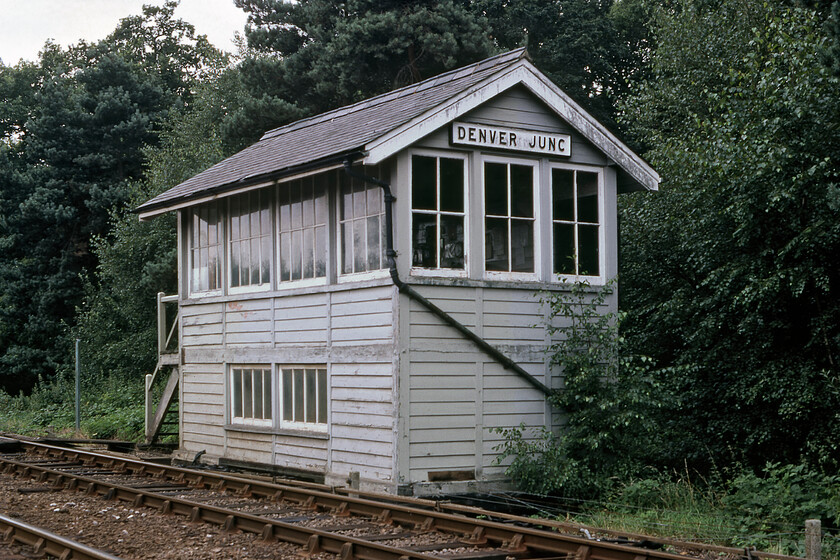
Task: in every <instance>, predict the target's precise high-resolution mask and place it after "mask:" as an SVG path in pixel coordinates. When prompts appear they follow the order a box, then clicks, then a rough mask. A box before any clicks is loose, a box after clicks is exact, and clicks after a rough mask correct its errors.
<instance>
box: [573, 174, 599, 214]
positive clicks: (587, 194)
mask: <svg viewBox="0 0 840 560" xmlns="http://www.w3.org/2000/svg"><path fill="white" fill-rule="evenodd" d="M577 201H578V203H577V204H578V205H577V208H578V215H577V218H578V221H579V222H587V223H590V224H597V223H598V174H597V173H585V172H583V171H578V172H577Z"/></svg>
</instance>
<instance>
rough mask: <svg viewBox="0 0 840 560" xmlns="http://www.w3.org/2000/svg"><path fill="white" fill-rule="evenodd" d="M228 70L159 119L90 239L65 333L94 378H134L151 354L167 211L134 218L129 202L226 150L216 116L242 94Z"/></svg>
mask: <svg viewBox="0 0 840 560" xmlns="http://www.w3.org/2000/svg"><path fill="white" fill-rule="evenodd" d="M239 85H240V82H239V80H238V76H237V75H236V71H235V70H225V71H221V72H220V73H219V75H218V76H215V77H214V78H212V79H210V80H207V81H205V82H204V83H202V84H200V85H198V86H197V87H195V91H194V94H193V101H192V103H191V104H190V106H189V107H188V108H184V109H182V110H180V111H177V112H173V113H171V114H170V115H169V116H168V117H167V119H166V120H165V121H164V122H163V123H162V124H161V128H162V131H161V133H160V138H159V142H158V143H157V144H156V145H154V146H147V147H145V148H144V149H143V154H142V155H143V160H144V161H145V162H146V169H145V173H144V177H143V179H142V180H140V181H136V182H134V183H132V184H131V186H130V196H129V198H128V201H127V203H126V204H125V205H123V206H119V207H116V208H114V209H113V210H112V212H111V226H110V228H109V233H108V235H107V236H105V235H101V236H98V237H96V238H95V239H94V242H93V249H92V251H93V253H94V255H95V256H96V257H97V262H98V264H97V266H96V269H95V270H92V271H90V272H89V273H88V275H87V276H86V278H85V280H86V281H85V297H84V302H83V303H82V304H81V305H80V307H79V308H78V309H77V310H76V316H77V323H76V326H75V328H74V329H73V337H74V338H79V339H81V340H82V342H83V344H82V354H83V359H84V362H85V364H86V367H87V369H88V371H89V372H90V373H91V374H93V375H94V376H95V378H97V379H103V378H105V377H108V376H112V377H116V378H122V379H124V380H126V381H128V380H131V379H134V380H135V381H137V380H140V379H142V375H143V374H144V373H151V371H152V369H153V368H154V365H155V362H156V361H157V328H156V327H157V310H156V307H155V296H156V294H157V293H158V292H165V293H168V294H171V293H177V266H176V259H177V246H176V245H177V244H176V228H175V216H174V215H172V214H166V215H164V216H160V217H158V218H156V219H154V220H152V221H151V222H148V223H141V222H139V221H138V219H137V215H136V214H134V213H133V212H132V211H131V209H132V208H134V207H136V206H138V205H139V204H141V203H142V202H145V201H146V200H148V199H149V198H151V197H153V196H155V195H157V194H160V193H161V192H163V191H165V190H167V189H169V188H171V187H173V186H175V185H177V184H178V183H180V182H182V181H184V180H186V179H188V178H189V177H191V176H193V175H195V174H196V173H199V172H200V171H203V170H204V169H206V168H207V167H210V166H211V165H213V164H214V163H216V162H218V161H219V160H221V159H223V158H224V157H225V156H227V155H229V152H228V151H226V149H225V147H224V145H223V143H222V138H221V134H220V131H219V123H220V122H221V121H222V119H223V117H224V115H225V114H226V112H227V111H229V110H230V108H231V107H235V106H236V102H237V99H238V98H239V97H240V96H241V95H242V92H241V91H240V89H239Z"/></svg>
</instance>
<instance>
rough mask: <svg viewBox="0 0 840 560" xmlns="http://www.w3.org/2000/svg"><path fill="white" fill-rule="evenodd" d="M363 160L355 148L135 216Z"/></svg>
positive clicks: (148, 207)
mask: <svg viewBox="0 0 840 560" xmlns="http://www.w3.org/2000/svg"><path fill="white" fill-rule="evenodd" d="M363 156H364V152H363V151H362V149H361V148H355V149H352V150H347V151H343V152H341V153H339V154H333V155H331V156H328V157H326V158H321V159H319V160H316V161H312V162H307V163H304V164H301V165H295V166H292V167H287V168H284V169H278V170H275V171H271V172H269V173H262V174H260V175H254V176H251V177H247V178H244V179H240V180H239V181H234V182H231V183H225V184H224V185H219V186H216V187H211V188H208V189H204V190H201V191H198V192H193V193H190V194H187V195H185V196H180V197H176V198H171V199H167V200H162V201H160V202H157V203H155V202H154V200H151V201H149V202H146V203H145V204H141V205H140V206H138V207H137V208H135V209H133V210H132V212H133V213H135V214H138V215H139V217H140V220H141V221H145V220H149V219H151V218H154V217H156V216H158V215H160V214H163V213H165V212H169V211H171V210H175V209H177V208H183V207H185V206H191V205H192V204H195V203H197V201H200V200H204V199H206V198H218V197H220V196H224V195H227V194H233V193H234V192H236V191H240V190H243V189H247V188H248V187H252V186H259V185H264V184H266V183H272V182H274V181H279V180H281V179H285V178H289V177H293V176H295V175H301V174H304V173H306V174H310V173H313V172H317V171H326V170H328V169H332V168H334V167H338V166H341V165H343V163H344V162H345V161H346V160H348V159H349V160H350V161H357V160H359V159H361V158H362V157H363Z"/></svg>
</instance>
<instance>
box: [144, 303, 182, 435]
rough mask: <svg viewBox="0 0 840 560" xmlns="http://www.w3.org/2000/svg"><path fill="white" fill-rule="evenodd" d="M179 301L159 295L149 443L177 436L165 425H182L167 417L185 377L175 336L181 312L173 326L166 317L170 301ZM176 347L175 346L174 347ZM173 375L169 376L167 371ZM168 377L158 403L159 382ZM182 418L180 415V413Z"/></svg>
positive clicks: (148, 380) (148, 407)
mask: <svg viewBox="0 0 840 560" xmlns="http://www.w3.org/2000/svg"><path fill="white" fill-rule="evenodd" d="M168 303H175V304H176V305H177V303H178V296H177V295H173V296H167V295H164V293H163V292H159V293H158V295H157V310H158V312H157V317H158V363H157V366H156V367H155V371H154V372H153V373H150V374H147V375H146V443H154V442H155V440H157V439H158V438H160V437H161V436H170V435H177V434H178V431H177V429H176V431H174V432H173V431H171V430H170V431H167V432H163V431H162V429H163V427H164V426H168V427H171V426H173V425H174V426H175V427H176V428H177V427H178V424H179V422H175V421H171V420H167V416H170V417H171V415H172V414H171V413H172V412H173V409H172V407H173V405H174V404H175V403H176V402H177V401H178V398H177V397H178V387H179V385H180V379H181V367H180V366H181V352H180V344H178V337H175V343H174V345H173V344H172V342H173V336H174V335H175V333H176V331H177V330H178V314H177V313H176V315H175V319H174V320H173V321H172V325H171V326H169V327H168V325H167V323H168V321H167V318H166V304H168ZM173 346H174V348H173ZM167 373H168V374H169V377H166V374H167ZM164 377H166V385H165V386H164V388H163V393H161V395H160V400H158V401H157V404H155V395H154V393H155V382H156V381H158V379H162V378H164ZM179 417H180V415H179Z"/></svg>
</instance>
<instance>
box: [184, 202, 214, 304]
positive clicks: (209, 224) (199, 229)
mask: <svg viewBox="0 0 840 560" xmlns="http://www.w3.org/2000/svg"><path fill="white" fill-rule="evenodd" d="M221 288H222V213H221V212H220V211H219V206H218V205H217V204H207V205H205V206H202V207H200V208H196V209H194V210H193V211H192V223H191V224H190V293H201V292H216V291H219V290H221Z"/></svg>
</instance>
